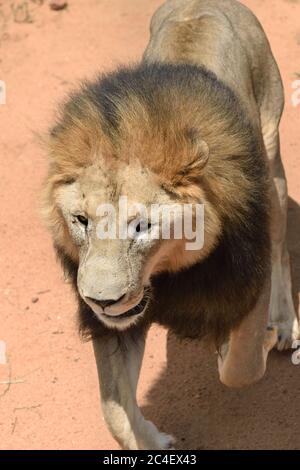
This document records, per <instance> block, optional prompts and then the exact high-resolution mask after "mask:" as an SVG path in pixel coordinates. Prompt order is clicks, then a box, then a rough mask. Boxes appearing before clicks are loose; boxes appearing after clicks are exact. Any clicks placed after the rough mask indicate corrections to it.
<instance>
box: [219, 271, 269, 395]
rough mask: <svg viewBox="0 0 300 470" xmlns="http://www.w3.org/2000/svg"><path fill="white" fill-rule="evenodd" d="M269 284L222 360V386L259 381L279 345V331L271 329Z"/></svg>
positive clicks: (222, 352) (234, 332) (230, 341)
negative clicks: (271, 353) (269, 357)
mask: <svg viewBox="0 0 300 470" xmlns="http://www.w3.org/2000/svg"><path fill="white" fill-rule="evenodd" d="M269 302H270V280H268V281H267V282H266V285H265V287H264V290H263V292H262V294H261V296H260V298H259V299H258V302H257V304H256V306H255V308H254V309H253V311H252V312H250V313H249V314H248V315H247V317H246V318H245V319H244V320H243V321H242V323H241V324H240V325H239V327H238V328H236V329H235V330H233V331H232V332H231V334H230V339H229V343H228V344H227V345H224V346H223V350H222V351H221V356H220V357H219V374H220V380H221V382H222V383H224V384H225V385H227V386H228V387H232V388H239V387H244V386H248V385H250V384H252V383H254V382H257V381H258V380H260V379H261V378H262V377H263V375H264V373H265V370H266V362H267V357H268V354H269V352H270V350H271V349H272V348H273V347H274V346H275V344H276V342H277V331H276V329H275V328H268V310H269Z"/></svg>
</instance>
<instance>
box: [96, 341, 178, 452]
mask: <svg viewBox="0 0 300 470" xmlns="http://www.w3.org/2000/svg"><path fill="white" fill-rule="evenodd" d="M93 346H94V353H95V358H96V363H97V369H98V376H99V384H100V394H101V403H102V410H103V415H104V418H105V420H106V423H107V425H108V428H109V430H110V432H111V433H112V435H113V436H114V438H115V439H116V440H117V441H118V443H119V444H120V446H121V447H122V448H124V449H128V450H136V449H148V450H160V449H169V448H171V447H172V443H173V439H172V438H171V437H170V436H168V435H166V434H163V433H160V432H159V431H158V430H157V428H156V427H155V426H154V424H153V423H151V422H150V421H146V420H145V418H144V417H143V415H142V413H141V411H140V409H139V407H138V405H137V401H136V389H137V383H138V378H139V373H140V368H141V364H142V359H143V354H144V346H145V335H144V332H141V333H140V334H139V336H138V338H136V337H135V338H133V337H131V336H130V333H126V332H122V333H121V334H120V335H119V336H117V335H113V336H110V337H109V338H98V339H94V340H93Z"/></svg>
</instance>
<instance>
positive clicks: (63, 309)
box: [0, 0, 300, 449]
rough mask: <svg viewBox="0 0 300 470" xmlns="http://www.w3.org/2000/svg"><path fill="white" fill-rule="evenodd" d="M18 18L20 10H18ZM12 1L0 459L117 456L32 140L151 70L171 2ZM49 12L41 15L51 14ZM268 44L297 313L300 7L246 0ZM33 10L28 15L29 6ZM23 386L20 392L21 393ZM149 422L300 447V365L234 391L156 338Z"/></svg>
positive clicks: (0, 39) (198, 350)
mask: <svg viewBox="0 0 300 470" xmlns="http://www.w3.org/2000/svg"><path fill="white" fill-rule="evenodd" d="M13 3H14V4H15V6H16V5H19V7H18V8H17V9H16V8H15V9H14V10H13V11H11V10H10V7H11V4H13ZM25 3H26V2H23V1H21V0H18V1H14V2H12V1H10V0H4V1H3V0H2V1H0V57H1V58H0V79H2V80H5V82H6V85H7V104H6V105H1V106H0V113H1V114H0V115H1V121H0V130H1V142H0V149H1V153H0V155H1V165H0V172H1V173H0V175H1V179H0V181H1V186H0V201H1V202H0V215H1V217H0V227H1V228H0V230H1V244H0V261H1V271H0V286H1V288H0V295H1V328H0V340H3V341H5V343H6V347H7V359H8V363H7V364H6V365H0V381H9V380H11V381H12V383H11V385H10V386H9V385H7V384H3V383H2V384H0V410H1V411H0V448H1V449H37V448H38V449H117V448H118V446H117V444H116V443H115V442H114V440H113V439H112V438H111V436H110V434H109V432H108V431H107V429H106V427H105V424H104V421H103V418H102V415H101V410H100V405H99V397H98V384H97V377H96V370H95V365H94V360H93V356H92V350H91V344H89V343H88V344H82V343H81V342H80V340H79V337H78V335H77V331H76V315H75V310H76V308H75V302H74V298H73V295H72V293H71V290H70V286H69V285H68V284H66V283H64V281H63V277H62V273H61V269H60V267H59V266H58V264H57V263H56V260H55V256H54V253H53V250H52V246H51V240H50V237H49V235H48V233H47V232H46V230H45V229H44V227H43V225H42V224H41V221H40V216H39V208H38V195H39V191H40V186H41V181H42V179H43V177H44V175H45V169H46V163H45V160H44V157H43V156H42V151H41V149H40V147H39V144H38V143H37V139H36V137H35V135H34V133H35V132H36V131H38V132H44V131H45V130H46V129H47V126H48V125H49V124H50V123H51V120H52V118H53V115H54V109H55V107H56V105H57V103H58V102H59V101H60V100H61V99H62V98H63V97H64V96H65V95H66V93H67V92H68V90H70V89H71V88H72V87H73V86H74V85H76V83H77V82H78V80H79V79H82V78H83V77H91V76H93V75H94V74H95V73H96V72H97V71H103V70H109V69H111V68H113V67H114V66H116V65H117V64H119V63H128V62H132V61H135V60H139V58H140V57H141V54H142V52H143V49H144V47H145V45H146V43H147V40H148V27H149V21H150V18H151V15H152V14H153V12H154V11H155V9H156V8H157V7H158V6H159V5H160V4H161V3H162V1H161V0H126V1H124V0H77V1H75V0H70V1H69V7H68V9H66V10H63V11H60V12H54V11H51V10H50V9H49V6H48V2H47V1H43V0H41V1H40V2H38V1H33V0H30V1H29V2H27V4H28V5H29V13H28V12H26V9H25V7H24V4H25ZM39 3H40V4H41V5H39ZM244 3H246V5H247V6H249V7H250V8H252V10H253V11H254V12H255V13H256V14H257V16H258V17H259V19H260V20H261V22H262V23H263V25H264V27H265V29H266V31H267V33H268V36H269V38H270V41H271V44H272V47H273V50H274V53H275V56H276V58H277V60H278V62H279V65H280V69H281V72H282V74H283V79H284V84H285V90H286V98H287V100H286V110H285V114H284V118H283V122H282V127H281V129H282V148H283V158H284V162H285V165H286V170H287V177H288V181H289V190H290V197H291V200H290V209H289V213H290V228H289V242H290V250H291V255H292V261H293V281H294V292H295V302H296V303H297V305H298V293H299V288H300V240H299V228H300V207H299V205H298V203H299V201H300V183H299V170H300V159H299V153H300V141H299V137H300V133H299V124H300V106H298V107H293V106H292V102H291V95H292V83H293V81H294V80H296V79H297V74H299V73H300V23H299V18H300V2H299V0H293V1H292V0H289V1H288V0H247V1H245V2H244ZM22 5H23V6H22ZM14 382H16V383H14ZM139 401H140V403H141V406H142V408H143V410H144V413H145V414H146V416H147V417H148V418H151V419H152V420H154V421H155V423H156V424H157V425H158V426H159V427H160V428H161V430H163V431H165V432H168V433H172V434H174V435H175V437H176V438H177V448H186V449H218V448H225V449H229V448H234V449H240V448H242V449H263V448H269V449H275V448H280V449H295V448H299V447H300V433H299V419H300V366H298V367H296V366H294V365H292V362H291V354H290V352H289V353H285V354H279V353H276V352H274V353H272V355H271V357H270V360H269V365H268V371H267V374H266V377H265V378H264V380H262V381H261V382H260V383H259V384H257V385H255V386H252V387H251V388H249V389H247V390H243V391H231V390H228V389H226V388H225V387H224V386H222V385H221V384H220V383H219V381H218V377H217V367H216V357H215V355H214V354H213V353H211V352H208V351H207V350H206V348H205V347H204V345H202V344H197V343H187V344H179V343H178V342H177V341H176V339H174V338H173V337H170V336H168V335H167V333H166V332H165V331H163V330H162V329H160V328H157V327H154V328H153V329H152V330H151V333H150V335H149V340H148V344H147V350H146V355H145V361H144V365H143V370H142V374H141V381H140V387H139Z"/></svg>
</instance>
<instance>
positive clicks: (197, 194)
mask: <svg viewBox="0 0 300 470" xmlns="http://www.w3.org/2000/svg"><path fill="white" fill-rule="evenodd" d="M282 109H283V89H282V83H281V79H280V74H279V71H278V68H277V65H276V63H275V60H274V58H273V55H272V52H271V50H270V46H269V43H268V41H267V39H266V36H265V34H264V32H263V30H262V28H261V26H260V24H259V23H258V21H257V20H256V18H255V17H254V15H253V14H252V13H251V12H250V11H249V10H248V9H247V8H246V7H244V6H243V5H241V4H240V3H238V2H236V1H234V0H168V1H167V2H166V3H165V4H164V5H162V7H161V8H160V9H159V10H158V11H157V12H156V13H155V15H154V17H153V19H152V23H151V38H150V42H149V44H148V47H147V49H146V51H145V54H144V58H143V60H142V62H141V63H140V64H138V65H136V66H134V67H132V68H120V69H119V70H117V71H116V72H114V73H111V74H109V75H105V76H101V77H99V79H97V80H96V81H94V82H88V83H84V84H83V85H82V87H81V88H80V90H79V91H78V92H76V93H74V94H72V95H71V97H70V99H69V100H68V101H67V103H66V104H65V105H64V107H63V109H62V113H61V116H60V118H59V120H58V122H57V124H56V125H55V127H54V128H53V129H52V131H51V133H50V135H49V153H50V159H51V161H50V168H49V174H48V177H47V181H46V183H45V193H44V195H45V208H46V215H47V219H48V222H49V226H50V228H51V230H52V234H53V238H54V244H55V248H56V250H57V253H58V255H59V257H60V259H61V260H62V263H63V265H64V268H65V270H67V271H68V274H69V275H70V277H71V279H72V282H73V285H74V289H75V291H76V293H77V294H78V301H79V311H80V319H81V329H82V332H83V334H84V335H85V336H87V337H91V338H92V339H93V344H94V351H95V356H96V361H97V365H98V372H99V380H100V390H101V400H102V407H103V413H104V416H105V419H106V421H107V424H108V426H109V429H110V430H111V432H112V434H113V436H114V437H115V438H116V439H117V441H118V442H119V443H120V445H121V446H122V447H123V448H126V449H167V448H169V447H170V446H171V445H172V439H171V438H170V437H169V436H167V435H165V434H162V433H160V432H159V431H158V430H157V429H156V427H155V426H154V425H153V424H152V423H150V422H149V421H146V420H145V419H144V418H143V416H142V414H141V412H140V410H139V408H138V406H137V402H136V387H137V382H138V376H139V370H140V366H141V362H142V356H143V350H144V341H145V336H146V332H147V330H148V327H149V325H150V324H151V322H158V323H159V324H161V325H165V326H166V327H168V328H170V329H172V330H173V331H174V332H175V333H176V334H178V335H180V336H182V337H191V338H203V337H210V338H212V339H213V340H214V342H215V345H216V347H217V349H218V351H219V371H220V379H221V381H222V382H223V383H224V384H226V385H228V386H232V387H241V386H244V385H248V384H250V383H252V382H254V381H256V380H258V379H260V378H261V377H262V376H263V374H264V372H265V367H266V359H267V355H268V352H269V351H270V349H271V348H272V347H273V346H274V345H275V344H276V343H277V347H278V349H280V350H282V349H284V348H287V347H289V346H290V344H291V341H292V339H293V338H294V336H295V335H296V333H297V322H296V314H295V310H294V305H293V301H292V295H291V281H290V266H289V255H288V251H287V243H286V217H287V216H286V213H287V187H286V179H285V175H284V169H283V166H282V162H281V158H280V148H279V133H278V125H279V121H280V117H281V113H282ZM124 196H126V197H127V200H128V201H129V204H134V203H140V204H143V205H144V207H146V208H147V211H148V210H150V207H152V205H153V204H158V205H159V206H160V205H166V206H168V205H170V206H172V205H174V204H179V205H181V206H182V205H184V204H197V203H202V204H204V207H205V223H204V245H203V247H202V249H197V250H189V249H187V245H186V241H187V240H186V238H185V237H181V239H180V238H178V239H177V238H176V237H175V236H174V235H173V236H171V237H170V238H171V239H169V240H168V239H164V238H163V237H162V236H161V226H160V221H158V222H157V221H156V222H155V223H152V221H150V223H145V220H144V219H143V217H142V216H141V215H139V216H138V215H135V216H134V217H131V218H129V219H128V220H126V224H127V223H128V224H132V222H133V223H134V224H135V225H134V227H135V228H134V233H133V236H131V237H125V238H122V237H107V238H106V239H105V237H99V236H98V228H97V227H98V224H99V223H100V222H103V220H102V219H103V217H101V216H100V215H99V212H98V208H99V206H101V204H105V203H109V204H111V205H113V207H114V208H115V210H116V213H118V211H119V210H120V209H119V203H118V201H119V200H120V198H121V197H124ZM193 214H194V215H193V217H195V212H193ZM119 215H120V214H119ZM121 215H124V214H121ZM174 220H175V219H172V221H173V222H172V223H174ZM151 224H152V225H151ZM153 225H155V227H156V230H158V232H157V233H158V234H159V236H158V238H156V239H154V238H151V237H148V238H147V237H145V234H148V232H149V231H150V230H152V229H153ZM293 325H294V330H293Z"/></svg>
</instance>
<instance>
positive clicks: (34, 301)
mask: <svg viewBox="0 0 300 470" xmlns="http://www.w3.org/2000/svg"><path fill="white" fill-rule="evenodd" d="M38 301H39V298H38V297H33V299H31V302H32V303H33V304H36V303H37V302H38Z"/></svg>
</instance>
